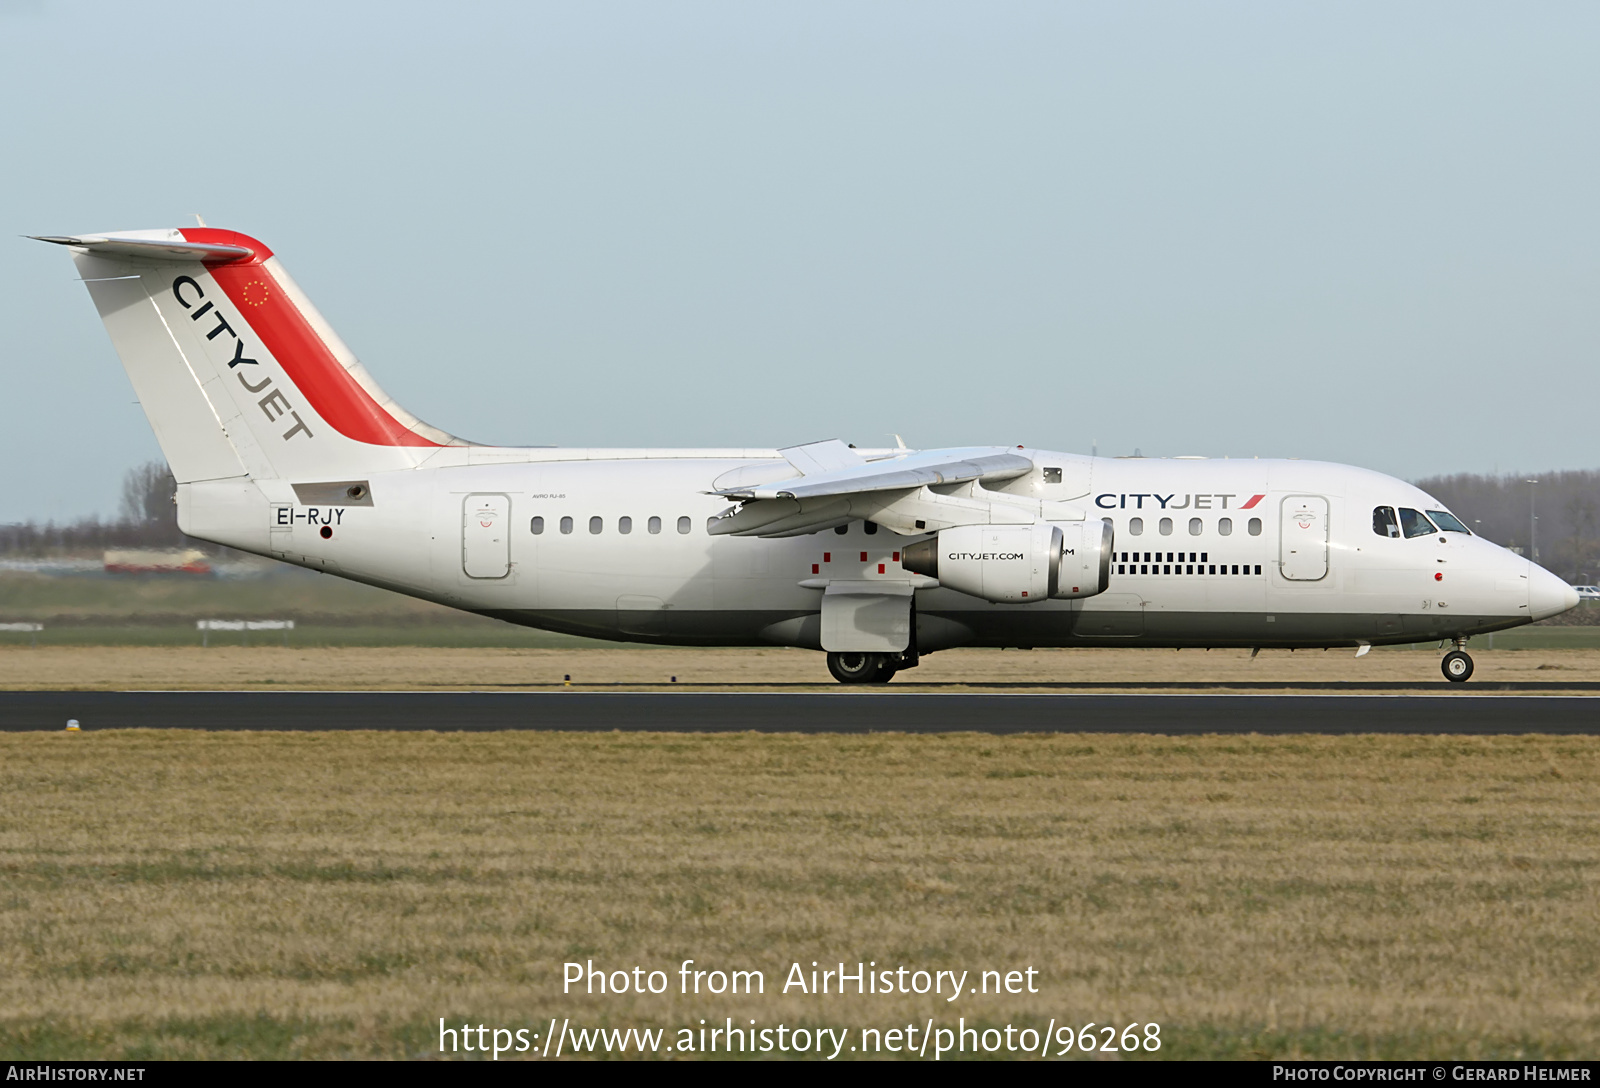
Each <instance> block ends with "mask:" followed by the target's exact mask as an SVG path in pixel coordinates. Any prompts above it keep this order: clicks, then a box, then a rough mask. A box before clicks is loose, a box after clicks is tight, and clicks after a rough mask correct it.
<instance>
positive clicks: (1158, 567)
mask: <svg viewBox="0 0 1600 1088" xmlns="http://www.w3.org/2000/svg"><path fill="white" fill-rule="evenodd" d="M1155 554H1156V558H1157V559H1160V558H1161V553H1160V552H1156V553H1155ZM1133 557H1134V558H1135V559H1138V558H1139V553H1138V552H1134V553H1133ZM1144 557H1145V558H1146V559H1149V558H1150V553H1149V552H1145V553H1144ZM1122 558H1124V559H1126V558H1128V553H1127V552H1123V553H1122ZM1167 558H1168V559H1171V558H1172V553H1171V552H1168V553H1167ZM1178 558H1179V559H1180V560H1181V559H1182V558H1183V553H1182V552H1179V553H1178ZM1189 558H1190V559H1193V558H1194V553H1193V552H1190V553H1189ZM1201 558H1202V559H1204V558H1205V556H1204V555H1203V554H1202V555H1201ZM1250 572H1251V566H1250V564H1249V563H1234V564H1233V565H1232V566H1231V567H1230V566H1229V565H1228V564H1227V563H1181V562H1180V563H1118V564H1117V573H1118V574H1249V573H1250ZM1255 573H1257V574H1260V573H1261V564H1260V563H1257V564H1256V565H1255Z"/></svg>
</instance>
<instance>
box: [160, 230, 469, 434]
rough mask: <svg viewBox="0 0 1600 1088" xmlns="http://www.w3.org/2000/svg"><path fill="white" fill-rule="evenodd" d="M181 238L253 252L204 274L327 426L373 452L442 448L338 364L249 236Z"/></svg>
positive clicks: (211, 233) (191, 233) (221, 233)
mask: <svg viewBox="0 0 1600 1088" xmlns="http://www.w3.org/2000/svg"><path fill="white" fill-rule="evenodd" d="M182 234H183V236H184V238H186V239H187V240H188V241H191V242H211V243H220V244H223V245H237V246H246V247H248V248H249V249H251V250H253V251H254V255H253V256H252V257H250V258H249V259H247V260H238V261H225V262H219V263H214V264H208V265H206V270H207V271H209V272H210V273H211V278H212V279H214V280H216V282H217V285H218V286H219V287H221V288H222V293H223V294H225V295H227V296H228V301H230V302H232V303H233V305H234V307H235V308H236V309H237V310H238V311H239V313H241V314H243V315H244V318H245V320H246V321H248V322H250V327H251V329H253V330H254V331H255V333H256V335H257V336H259V337H260V338H261V342H262V343H263V344H264V345H266V348H267V350H268V351H270V352H271V353H272V356H273V358H275V359H277V360H278V363H279V365H280V366H282V367H283V370H284V373H285V374H287V375H288V376H289V380H290V381H292V382H293V383H294V384H295V387H296V388H298V389H299V390H300V392H301V393H303V394H305V397H306V399H307V400H308V401H310V402H311V406H312V407H313V408H315V409H316V410H317V414H318V415H320V416H321V417H322V418H323V419H325V420H327V421H328V424H329V426H331V427H333V429H334V430H336V431H338V432H339V433H340V434H342V435H344V436H345V437H346V438H351V439H354V440H355V441H357V442H367V443H370V444H371V445H374V446H438V445H439V443H437V442H434V441H432V440H430V439H427V438H424V437H422V436H421V435H419V434H417V433H416V432H415V431H413V430H411V429H410V428H408V427H406V426H404V425H403V424H401V423H400V421H399V420H397V419H395V418H394V417H393V416H391V415H390V414H389V413H388V412H386V411H385V410H384V409H383V406H382V405H380V404H379V403H378V402H377V401H375V400H373V399H372V396H371V394H369V393H368V392H367V391H366V390H365V389H363V388H361V386H360V384H359V383H358V382H357V381H356V380H355V379H354V378H353V377H351V376H350V372H349V371H348V370H346V369H345V368H344V367H343V366H341V365H340V364H339V360H338V359H336V358H334V355H333V352H331V351H329V350H328V346H327V345H326V344H324V343H323V342H322V338H321V337H320V336H318V335H317V333H316V330H315V329H313V328H312V327H311V323H310V322H309V321H307V320H306V319H305V316H304V315H303V314H301V313H300V311H299V310H298V309H296V308H295V306H294V304H293V303H292V302H290V301H289V297H288V295H287V293H285V292H284V290H283V288H282V287H280V286H279V285H278V282H277V281H276V280H275V279H273V278H272V274H271V273H269V272H268V271H267V270H266V269H265V268H263V267H261V263H262V262H263V261H265V260H266V259H267V258H269V257H271V256H272V251H271V250H270V249H268V248H267V247H266V246H264V245H262V244H261V243H260V242H258V241H256V240H255V239H254V238H251V237H249V236H248V235H244V234H240V233H238V232H237V231H231V230H218V229H216V228H214V227H203V228H190V229H188V230H185V231H183V232H182Z"/></svg>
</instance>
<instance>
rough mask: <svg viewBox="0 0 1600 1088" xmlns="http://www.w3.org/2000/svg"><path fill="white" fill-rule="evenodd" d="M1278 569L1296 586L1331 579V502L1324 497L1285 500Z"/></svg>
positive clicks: (1295, 496)
mask: <svg viewBox="0 0 1600 1088" xmlns="http://www.w3.org/2000/svg"><path fill="white" fill-rule="evenodd" d="M1281 510H1282V515H1283V516H1282V519H1281V528H1280V533H1279V537H1278V547H1279V553H1278V556H1279V558H1278V565H1279V567H1280V569H1281V570H1282V571H1283V576H1284V577H1285V578H1287V579H1289V580H1290V581H1292V582H1316V581H1319V580H1321V579H1323V578H1326V577H1327V576H1328V500H1327V499H1325V498H1323V497H1322V496H1321V495H1289V496H1287V497H1286V498H1285V499H1284V500H1283V505H1282V507H1281Z"/></svg>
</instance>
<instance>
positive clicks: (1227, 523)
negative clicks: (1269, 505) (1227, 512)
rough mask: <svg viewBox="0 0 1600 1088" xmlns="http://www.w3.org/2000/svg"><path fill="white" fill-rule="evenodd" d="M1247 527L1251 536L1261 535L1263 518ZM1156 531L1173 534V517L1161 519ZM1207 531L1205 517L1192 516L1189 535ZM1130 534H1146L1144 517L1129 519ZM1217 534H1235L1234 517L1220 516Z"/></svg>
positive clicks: (1256, 519)
mask: <svg viewBox="0 0 1600 1088" xmlns="http://www.w3.org/2000/svg"><path fill="white" fill-rule="evenodd" d="M1245 528H1246V529H1247V530H1248V531H1249V533H1250V535H1251V536H1260V535H1261V519H1260V518H1251V519H1250V521H1249V523H1248V524H1247V525H1246V526H1245ZM1156 531H1157V532H1158V533H1160V534H1161V535H1162V536H1171V535H1172V519H1171V518H1162V519H1161V520H1160V521H1158V522H1156ZM1205 531H1206V524H1205V519H1204V518H1190V519H1189V535H1190V536H1199V535H1200V534H1201V533H1203V532H1205ZM1128 535H1129V536H1143V535H1144V518H1129V519H1128ZM1217 535H1218V536H1232V535H1233V519H1232V518H1218V519H1217Z"/></svg>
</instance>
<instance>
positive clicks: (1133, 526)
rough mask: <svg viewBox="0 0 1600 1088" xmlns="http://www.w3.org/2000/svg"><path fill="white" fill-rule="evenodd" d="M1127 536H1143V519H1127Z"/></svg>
mask: <svg viewBox="0 0 1600 1088" xmlns="http://www.w3.org/2000/svg"><path fill="white" fill-rule="evenodd" d="M1128 535H1129V536H1143V535H1144V518H1129V519H1128Z"/></svg>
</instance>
